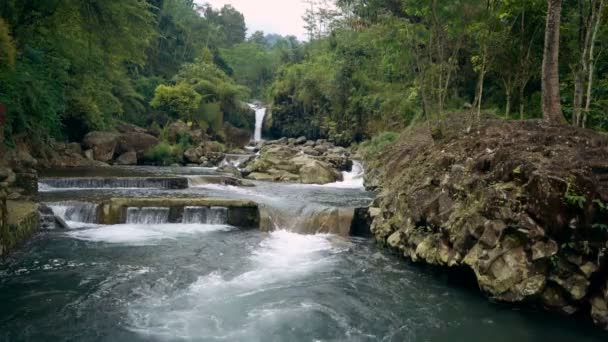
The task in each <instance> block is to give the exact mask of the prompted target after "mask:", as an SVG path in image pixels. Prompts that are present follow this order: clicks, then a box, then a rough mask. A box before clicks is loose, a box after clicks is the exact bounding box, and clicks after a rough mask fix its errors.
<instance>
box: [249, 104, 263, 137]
mask: <svg viewBox="0 0 608 342" xmlns="http://www.w3.org/2000/svg"><path fill="white" fill-rule="evenodd" d="M249 107H250V108H251V109H253V110H255V131H254V134H253V141H255V142H258V141H262V128H263V127H264V118H265V117H266V111H267V109H266V107H262V106H261V105H255V104H249Z"/></svg>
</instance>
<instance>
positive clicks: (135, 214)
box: [127, 207, 171, 224]
mask: <svg viewBox="0 0 608 342" xmlns="http://www.w3.org/2000/svg"><path fill="white" fill-rule="evenodd" d="M170 211H171V210H170V209H169V208H160V207H146V208H134V207H131V208H127V223H128V224H165V223H169V214H170Z"/></svg>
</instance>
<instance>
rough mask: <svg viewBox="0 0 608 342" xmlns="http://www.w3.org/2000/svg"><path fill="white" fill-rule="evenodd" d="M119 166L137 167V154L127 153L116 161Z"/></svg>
mask: <svg viewBox="0 0 608 342" xmlns="http://www.w3.org/2000/svg"><path fill="white" fill-rule="evenodd" d="M116 164H117V165H137V153H136V152H135V151H133V152H125V153H123V154H121V155H120V157H118V158H117V159H116Z"/></svg>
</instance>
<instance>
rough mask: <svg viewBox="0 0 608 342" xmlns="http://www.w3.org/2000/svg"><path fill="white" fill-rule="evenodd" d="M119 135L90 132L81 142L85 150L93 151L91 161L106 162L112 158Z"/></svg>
mask: <svg viewBox="0 0 608 342" xmlns="http://www.w3.org/2000/svg"><path fill="white" fill-rule="evenodd" d="M118 138H119V135H118V134H115V133H111V132H91V133H88V134H87V135H86V136H85V137H84V140H83V144H84V146H85V147H86V148H87V149H91V150H93V159H95V160H98V161H101V162H108V161H110V160H112V158H113V157H114V153H115V152H116V147H117V146H118Z"/></svg>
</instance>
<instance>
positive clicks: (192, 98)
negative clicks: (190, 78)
mask: <svg viewBox="0 0 608 342" xmlns="http://www.w3.org/2000/svg"><path fill="white" fill-rule="evenodd" d="M201 99H202V96H201V95H200V94H199V93H197V92H196V91H194V89H192V88H191V87H190V86H188V85H187V84H185V83H179V84H177V85H175V86H167V85H163V84H161V85H159V86H158V87H157V88H156V91H155V93H154V98H153V99H152V102H150V105H151V106H152V107H153V108H156V109H160V110H163V111H165V112H167V113H169V115H170V116H171V117H173V118H175V119H178V118H180V119H184V120H186V121H189V122H191V121H193V118H194V114H195V112H196V111H197V110H198V109H199V106H200V103H201Z"/></svg>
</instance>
